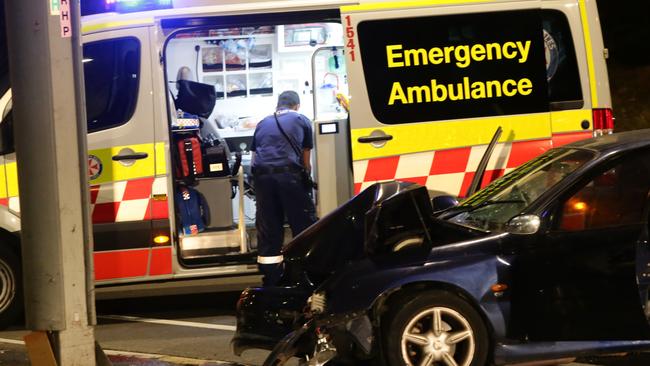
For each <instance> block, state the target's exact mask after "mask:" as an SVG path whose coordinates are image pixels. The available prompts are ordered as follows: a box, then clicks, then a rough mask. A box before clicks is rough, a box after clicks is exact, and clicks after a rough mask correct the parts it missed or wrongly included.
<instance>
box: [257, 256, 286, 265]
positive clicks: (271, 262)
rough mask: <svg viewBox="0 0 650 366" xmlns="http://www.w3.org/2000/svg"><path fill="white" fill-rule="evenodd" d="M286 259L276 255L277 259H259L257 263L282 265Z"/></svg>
mask: <svg viewBox="0 0 650 366" xmlns="http://www.w3.org/2000/svg"><path fill="white" fill-rule="evenodd" d="M283 260H284V257H283V256H281V255H276V256H275V257H262V256H259V257H257V263H259V264H278V263H282V261H283Z"/></svg>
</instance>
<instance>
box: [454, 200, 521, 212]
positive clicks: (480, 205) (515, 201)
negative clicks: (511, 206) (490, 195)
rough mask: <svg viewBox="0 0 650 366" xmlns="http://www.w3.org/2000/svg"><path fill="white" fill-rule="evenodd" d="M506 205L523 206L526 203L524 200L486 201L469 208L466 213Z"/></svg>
mask: <svg viewBox="0 0 650 366" xmlns="http://www.w3.org/2000/svg"><path fill="white" fill-rule="evenodd" d="M508 203H524V204H525V203H526V201H524V200H500V201H499V200H497V201H494V200H487V201H485V202H482V203H480V204H478V205H476V206H470V207H469V209H468V210H467V211H466V212H472V211H475V210H478V209H479V208H483V207H486V206H492V205H502V204H508Z"/></svg>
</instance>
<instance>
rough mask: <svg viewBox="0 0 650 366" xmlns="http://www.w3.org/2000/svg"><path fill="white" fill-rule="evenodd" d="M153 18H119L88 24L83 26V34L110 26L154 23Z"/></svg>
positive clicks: (120, 26) (126, 26)
mask: <svg viewBox="0 0 650 366" xmlns="http://www.w3.org/2000/svg"><path fill="white" fill-rule="evenodd" d="M153 22H154V19H153V18H142V19H131V20H117V21H114V22H106V23H99V24H87V25H83V26H82V27H81V32H82V33H83V34H86V33H93V32H98V31H103V30H108V29H110V28H129V27H138V26H143V25H150V24H153Z"/></svg>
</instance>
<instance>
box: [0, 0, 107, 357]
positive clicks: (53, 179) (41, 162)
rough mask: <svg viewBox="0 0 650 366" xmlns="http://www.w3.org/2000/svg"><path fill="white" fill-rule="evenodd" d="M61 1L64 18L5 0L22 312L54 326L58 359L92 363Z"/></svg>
mask: <svg viewBox="0 0 650 366" xmlns="http://www.w3.org/2000/svg"><path fill="white" fill-rule="evenodd" d="M58 3H60V4H61V9H62V12H61V16H59V15H52V9H51V7H50V5H51V4H50V1H45V0H20V1H14V0H11V1H8V2H7V4H6V9H7V12H6V13H7V30H8V40H9V50H10V52H9V61H10V71H11V84H12V89H13V113H14V121H15V127H14V129H15V142H16V155H17V160H18V181H19V185H20V201H21V202H20V207H21V222H22V230H21V240H22V258H23V268H24V287H25V310H26V320H27V326H28V328H30V329H32V330H41V331H50V332H52V336H53V337H52V339H53V340H54V342H53V343H54V348H55V356H56V358H57V361H58V365H59V366H66V365H95V354H94V350H95V348H94V333H93V328H92V327H91V326H89V316H88V310H89V308H88V304H87V301H88V298H87V295H88V294H89V293H90V294H92V291H90V292H88V291H87V285H88V284H87V282H88V280H87V274H86V261H87V258H88V254H87V251H86V250H85V247H84V246H85V245H87V244H88V243H87V239H88V238H90V236H91V234H90V232H87V229H88V227H89V225H88V221H87V219H85V218H87V212H86V211H84V210H87V208H86V207H85V205H84V201H85V200H86V199H87V197H86V195H87V191H84V189H86V187H87V177H86V174H87V172H86V164H87V163H86V162H87V160H86V159H85V158H84V156H85V153H86V151H85V146H83V145H84V143H83V142H82V135H80V133H81V134H83V132H84V131H79V130H80V129H79V126H81V125H82V124H83V123H84V121H83V119H84V116H85V112H84V104H83V102H82V100H80V99H83V98H81V96H82V95H83V89H80V88H79V86H80V85H81V80H82V72H81V69H80V67H79V65H80V62H81V61H80V60H79V56H80V49H79V47H80V38H79V33H78V32H79V13H78V12H77V11H75V10H77V9H79V1H78V0H59V2H58ZM68 6H69V7H70V10H67V7H68ZM73 33H74V34H76V36H75V37H70V36H72V35H73ZM75 65H76V66H77V67H76V68H75ZM82 130H83V128H82ZM83 139H85V135H84V136H83ZM81 170H83V172H82V171H81ZM80 192H81V193H80ZM89 289H92V287H89ZM91 313H92V309H91Z"/></svg>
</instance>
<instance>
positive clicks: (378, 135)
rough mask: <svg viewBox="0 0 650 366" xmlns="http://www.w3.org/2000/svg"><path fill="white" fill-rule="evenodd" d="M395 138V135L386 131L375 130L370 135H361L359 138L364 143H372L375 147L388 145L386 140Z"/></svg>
mask: <svg viewBox="0 0 650 366" xmlns="http://www.w3.org/2000/svg"><path fill="white" fill-rule="evenodd" d="M392 139H393V135H387V134H385V133H384V131H381V130H375V131H372V133H371V134H370V135H368V136H361V137H359V138H358V139H357V141H359V142H360V143H362V144H371V145H372V146H373V147H376V148H380V147H383V146H384V145H386V142H388V141H390V140H392Z"/></svg>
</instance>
